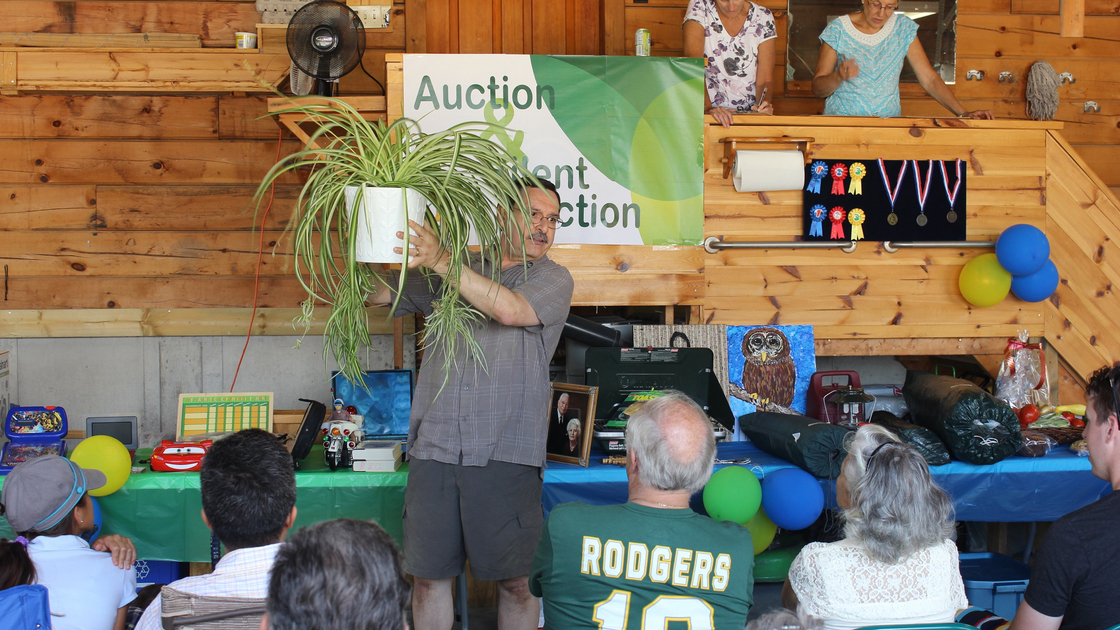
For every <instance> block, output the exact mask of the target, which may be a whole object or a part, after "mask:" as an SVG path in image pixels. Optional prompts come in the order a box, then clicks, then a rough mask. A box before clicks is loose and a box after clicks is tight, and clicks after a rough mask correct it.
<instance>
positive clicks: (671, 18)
mask: <svg viewBox="0 0 1120 630" xmlns="http://www.w3.org/2000/svg"><path fill="white" fill-rule="evenodd" d="M603 2H604V16H611V17H612V19H611V20H606V19H605V20H604V52H605V53H606V54H620V55H621V54H629V55H632V54H634V42H633V37H634V30H635V29H637V28H648V29H650V32H651V36H652V38H653V41H654V44H653V53H654V54H655V55H659V54H664V55H673V54H680V50H681V29H680V24H681V20H682V19H683V17H684V10H685V7H686V6H687V5H688V2H687V1H686V0H653V1H651V2H649V3H644V2H637V1H636V0H603ZM760 4H762V5H764V6H766V7H767V8H769V9H771V10H772V11H774V12H775V13H774V15H775V20H776V22H778V32H779V37H778V42H777V43H778V50H779V54H778V60H777V63H778V66H779V71H777V72H775V73H774V78H775V83H776V87H775V97H776V98H775V111H776V112H777V113H778V114H783V115H805V114H820V113H821V112H823V111H824V101H823V100H821V99H818V98H815V97H813V96H812V92H811V89H810V86H809V82H808V81H790V82H786V81H785V78H784V77H785V74H784V72H782V71H780V70H783V69H784V67H785V59H786V39H785V37H786V30H787V29H786V28H785V25H786V23H787V20H786V18H787V15H786V8H787V7H788V4H787V1H786V0H763V1H762V2H760ZM1058 10H1059V0H958V6H957V14H958V18H957V32H956V37H957V58H956V71H957V82H956V85H955V86H954V87H953V89H954V92H955V93H956V95H957V97H958V98H960V99H961V101H962V102H963V103H964V104H965V105H966V106H967V107H969V108H970V109H990V110H992V111H993V112H994V113H995V115H996V116H997V117H999V118H1011V119H1026V112H1025V103H1026V100H1025V93H1026V79H1027V71H1028V70H1029V68H1030V66H1031V64H1033V63H1034V62H1036V61H1047V62H1049V63H1050V64H1051V65H1052V66H1053V67H1054V69H1055V71H1057V72H1058V73H1062V72H1070V73H1072V74H1073V76H1074V78H1075V79H1076V81H1075V82H1074V83H1064V84H1062V85H1061V87H1060V88H1059V90H1058V92H1059V98H1060V101H1061V104H1060V106H1059V108H1058V114H1057V117H1056V118H1057V120H1060V121H1063V122H1065V123H1066V128H1065V130H1064V131H1063V135H1064V136H1065V137H1066V138H1067V139H1068V140H1069V141H1070V142H1071V143H1072V144H1073V146H1074V147H1075V148H1076V150H1077V152H1078V153H1079V154H1080V155H1081V156H1082V157H1083V158H1084V160H1085V162H1086V164H1088V165H1089V166H1090V167H1091V168H1092V169H1093V170H1094V171H1096V172H1097V174H1098V175H1099V176H1100V177H1101V178H1102V179H1103V181H1104V182H1105V183H1106V184H1107V185H1108V186H1110V187H1112V189H1113V191H1114V192H1120V79H1117V77H1118V76H1120V4H1118V3H1117V2H1116V0H1088V1H1087V2H1086V7H1085V31H1084V35H1083V36H1082V37H1073V38H1063V37H1060V36H1059V35H1058V32H1059V28H1060V25H1061V19H1060V17H1059V15H1058ZM968 70H983V71H984V72H985V73H986V78H985V79H984V80H983V81H966V80H965V79H964V77H965V73H966V72H967V71H968ZM1000 72H1011V73H1012V75H1013V76H1014V77H1015V81H1014V82H1013V83H1007V82H1005V83H1000V82H999V80H998V77H999V74H1000ZM901 92H902V113H903V115H906V116H946V115H948V112H947V111H946V110H945V108H943V107H941V105H939V104H938V103H937V102H936V101H934V100H933V99H931V98H929V97H928V96H926V94H925V93H924V92H923V91H922V90H921V88H920V87H919V86H918V85H916V84H903V85H902V89H901ZM1086 101H1094V102H1096V103H1097V104H1098V105H1099V106H1100V108H1101V110H1100V112H1095V111H1089V112H1086V111H1085V103H1086Z"/></svg>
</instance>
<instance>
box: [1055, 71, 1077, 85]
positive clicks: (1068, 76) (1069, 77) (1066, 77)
mask: <svg viewBox="0 0 1120 630" xmlns="http://www.w3.org/2000/svg"><path fill="white" fill-rule="evenodd" d="M1058 77H1059V78H1061V80H1062V83H1077V79H1075V78H1073V73H1072V72H1063V73H1061V74H1059V75H1058Z"/></svg>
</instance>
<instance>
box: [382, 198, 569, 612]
mask: <svg viewBox="0 0 1120 630" xmlns="http://www.w3.org/2000/svg"><path fill="white" fill-rule="evenodd" d="M519 189H520V190H521V191H522V193H523V194H524V195H525V200H526V202H527V205H528V211H529V212H528V213H524V212H520V211H519V210H518V209H517V208H513V209H502V208H499V211H500V212H504V213H506V215H507V219H506V221H505V228H504V230H503V232H502V244H503V246H502V252H501V254H502V256H501V260H500V261H499V263H498V265H496V266H495V265H494V264H493V261H487V260H484V257H483V256H481V255H473V256H472V257H471V259H470V264H469V266H467V265H464V266H462V267H461V268H460V270H459V271H458V272H457V273H455V272H453V271H452V268H453V267H452V266H451V265H450V264H449V258H450V256H449V253H448V252H447V250H446V249H445V248H443V247H442V246H441V244H440V242H439V239H438V236H437V234H436V232H435V231H434V230H433V229H432V228H431V227H428V226H423V225H420V224H418V223H415V222H410V223H409V225H410V227H411V229H412V231H413V232H414V234H413V235H410V236H409V239H408V241H407V242H408V246H409V251H408V254H409V261H408V267H409V268H410V269H416V270H420V271H425V270H426V271H427V272H426V273H409V274H408V276H407V278H406V282H405V285H404V290H403V292H402V294H401V296H400V297H401V299H400V301H399V304H398V307H397V310H396V312H395V313H394V314H395V315H396V316H401V315H404V314H407V313H424V314H425V315H430V314H431V313H432V312H433V305H434V303H436V302H437V300H438V298H439V294H440V291H441V288H442V285H443V284H444V283H450V284H451V285H452V286H453V287H455V288H457V289H458V294H459V296H460V298H461V299H462V300H464V301H466V302H467V303H469V304H470V305H471V306H473V307H474V308H475V309H477V310H478V311H480V312H481V313H482V314H483V315H484V318H482V319H480V320H478V321H476V322H474V323H473V325H468V326H465V327H464V328H463V329H462V330H461V331H460V332H459V334H460V335H461V336H464V337H470V338H472V339H473V340H474V341H475V342H477V345H476V346H474V347H475V348H477V349H478V350H476V351H480V352H481V361H479V360H475V358H473V357H471V356H468V355H469V352H467V349H468V348H469V346H468V345H467V344H460V345H459V346H458V347H448V346H447V345H430V346H429V347H428V348H427V352H426V356H425V360H424V366H423V369H422V370H421V371H420V376H419V380H418V385H417V391H416V396H415V399H414V402H413V407H412V414H411V420H410V427H409V440H408V453H409V460H410V464H409V465H410V469H409V476H408V487H407V489H406V492H405V509H404V568H405V570H406V571H407V572H408V573H410V574H411V575H413V576H414V577H415V578H416V580H415V591H414V595H413V604H412V611H413V620H414V624H415V626H416V628H417V629H418V630H448V629H450V628H451V625H452V622H453V617H454V614H453V605H452V584H453V580H454V578H455V576H457V575H459V574H460V573H461V572H462V570H463V566H464V561H465V560H468V559H469V560H470V563H471V573H472V574H473V575H474V576H475V577H476V578H478V579H481V580H488V581H496V582H497V583H498V595H499V599H498V626H499V627H500V628H502V629H503V630H506V629H511V628H535V627H536V623H537V621H538V616H539V615H538V604H537V600H536V598H535V597H533V596H532V595H531V594H530V593H529V590H528V574H529V569H530V565H531V563H532V559H533V553H534V551H535V549H536V545H537V540H538V538H539V536H540V528H541V524H542V521H543V518H542V512H541V504H540V501H541V478H542V472H541V466H542V465H543V464H544V461H545V442H546V439H547V431H548V407H549V400H550V389H549V382H548V364H549V362H550V361H551V360H552V354H553V352H554V351H555V349H556V345H557V343H558V342H559V339H560V333H561V331H562V330H563V326H564V321H565V320H566V319H567V316H568V310H569V307H570V306H571V299H572V290H573V282H572V277H571V274H569V273H568V271H567V270H566V269H564V268H563V267H561V266H560V265H558V264H557V263H555V262H554V261H552V260H550V259H549V258H548V257H547V253H548V250H549V248H550V247H552V242H553V239H554V237H555V231H556V228H557V227H558V226H559V220H560V196H559V193H558V192H557V191H556V188H555V186H553V185H552V184H551V183H550V182H547V181H543V180H542V181H541V186H540V187H538V186H536V185H534V184H531V183H529V182H522V183H520V184H519ZM398 236H400V237H402V238H403V237H404V236H405V235H404V234H402V233H398ZM398 251H400V249H399V248H398ZM389 284H390V285H393V286H395V285H394V283H392V282H390V283H389ZM394 297H396V296H395V295H393V291H392V290H391V289H389V288H383V289H382V290H381V291H379V292H378V294H377V295H376V298H375V300H374V301H375V302H376V303H380V304H390V303H392V301H393V298H394ZM435 308H440V307H439V306H438V305H436V306H435ZM468 550H469V551H468Z"/></svg>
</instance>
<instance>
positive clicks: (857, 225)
mask: <svg viewBox="0 0 1120 630" xmlns="http://www.w3.org/2000/svg"><path fill="white" fill-rule="evenodd" d="M866 220H867V214H866V213H864V211H863V210H861V209H860V208H852V211H851V212H849V213H848V223H851V224H852V240H853V241H858V240H861V239H863V222H864V221H866Z"/></svg>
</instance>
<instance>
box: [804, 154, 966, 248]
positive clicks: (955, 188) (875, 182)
mask: <svg viewBox="0 0 1120 630" xmlns="http://www.w3.org/2000/svg"><path fill="white" fill-rule="evenodd" d="M853 170H854V171H855V177H853ZM805 171H806V172H805V181H806V182H807V184H806V189H805V191H804V195H803V206H804V212H803V214H802V217H803V219H802V220H803V224H804V228H803V232H802V234H803V235H804V239H805V240H807V241H821V240H829V239H835V240H861V238H862V239H863V240H868V241H963V240H965V238H966V234H965V216H966V212H965V208H966V194H965V190H966V188H967V186H966V185H965V179H966V178H967V171H968V165H967V164H965V163H964V161H963V160H944V161H941V160H866V159H861V160H814V161H812V162H810V163H809V164H808V165H807V166H806V167H805ZM861 172H862V173H863V177H859V174H860V173H861ZM884 173H885V177H884ZM822 210H823V212H822ZM853 211H857V212H856V213H855V216H859V215H860V214H862V224H860V226H859V229H856V228H855V226H853V224H852V221H851V217H852V216H853ZM834 217H842V219H841V220H840V221H839V222H838V223H836V222H834V221H833V218H834ZM815 219H816V220H815ZM860 230H862V232H863V235H862V237H860V235H859V231H860ZM853 231H855V234H854V235H853Z"/></svg>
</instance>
